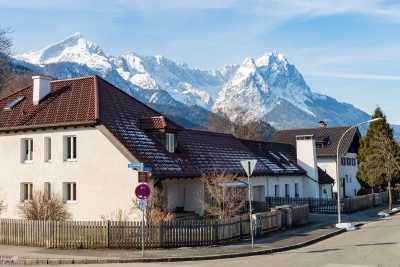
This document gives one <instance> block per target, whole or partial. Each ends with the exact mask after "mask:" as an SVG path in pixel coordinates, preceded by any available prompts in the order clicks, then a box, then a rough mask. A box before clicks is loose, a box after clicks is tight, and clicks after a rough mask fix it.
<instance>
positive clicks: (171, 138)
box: [165, 133, 176, 153]
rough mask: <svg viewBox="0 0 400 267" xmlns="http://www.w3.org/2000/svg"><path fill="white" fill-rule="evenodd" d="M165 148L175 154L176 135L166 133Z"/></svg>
mask: <svg viewBox="0 0 400 267" xmlns="http://www.w3.org/2000/svg"><path fill="white" fill-rule="evenodd" d="M165 137H166V140H165V147H166V149H167V151H168V152H170V153H174V152H175V143H176V142H175V134H173V133H166V134H165Z"/></svg>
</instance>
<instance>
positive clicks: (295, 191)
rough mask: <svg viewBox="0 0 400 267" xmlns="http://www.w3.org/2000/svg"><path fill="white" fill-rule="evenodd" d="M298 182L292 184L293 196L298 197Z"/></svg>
mask: <svg viewBox="0 0 400 267" xmlns="http://www.w3.org/2000/svg"><path fill="white" fill-rule="evenodd" d="M299 196H300V195H299V184H298V183H295V184H294V197H299Z"/></svg>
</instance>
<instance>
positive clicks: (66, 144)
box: [0, 76, 330, 220]
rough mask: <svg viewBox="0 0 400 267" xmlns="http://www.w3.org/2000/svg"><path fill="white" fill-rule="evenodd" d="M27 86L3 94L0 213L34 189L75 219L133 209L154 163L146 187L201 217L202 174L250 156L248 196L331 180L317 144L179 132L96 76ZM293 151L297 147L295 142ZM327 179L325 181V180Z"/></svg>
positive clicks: (310, 189) (314, 187) (172, 206)
mask: <svg viewBox="0 0 400 267" xmlns="http://www.w3.org/2000/svg"><path fill="white" fill-rule="evenodd" d="M33 80H34V82H33V85H32V86H28V87H26V88H23V89H21V90H19V91H17V92H16V93H13V94H11V95H9V96H7V97H5V98H3V99H0V168H1V175H0V197H1V198H2V199H4V200H5V202H6V205H7V209H6V211H5V212H4V213H2V214H1V216H2V217H8V218H16V217H19V216H20V215H19V214H18V209H17V207H18V205H21V203H23V202H24V201H29V200H30V199H32V196H33V192H34V191H38V190H41V191H43V192H45V193H47V194H49V196H50V195H52V194H57V195H59V196H60V197H61V198H62V199H63V201H64V202H65V203H66V205H67V207H68V209H69V211H70V212H71V213H72V215H73V219H77V220H99V219H100V218H103V217H105V218H110V217H111V216H112V214H115V212H116V211H117V210H122V211H123V212H125V213H126V214H128V213H129V214H131V215H130V217H129V218H130V219H135V218H136V216H137V215H138V211H137V209H136V207H135V206H134V205H132V199H134V188H135V186H136V185H137V184H138V172H137V171H135V170H132V169H129V168H128V164H129V163H132V162H142V163H144V164H146V165H147V166H149V167H151V168H152V178H151V180H150V184H151V186H152V187H158V188H161V189H162V190H165V191H164V192H165V193H166V198H165V202H166V203H165V206H166V207H167V208H168V209H169V210H171V211H176V212H181V211H191V212H196V213H198V214H200V215H201V214H202V213H203V209H202V205H201V201H202V199H204V195H205V192H204V185H203V184H202V183H201V181H200V179H199V177H201V175H202V174H205V173H209V172H229V173H235V174H238V175H239V176H242V177H244V172H243V170H242V167H241V165H240V160H243V159H257V160H258V163H257V165H256V169H255V172H254V178H252V185H253V190H254V198H255V200H257V201H263V200H264V199H265V197H266V196H279V197H304V196H312V197H323V195H322V194H321V188H323V187H325V186H326V184H328V187H329V183H330V182H329V176H328V175H327V174H326V173H324V172H322V171H321V170H320V169H318V167H317V165H316V164H315V162H316V150H315V140H314V139H313V138H305V139H304V140H298V142H300V143H301V146H304V150H301V151H302V152H301V153H299V151H300V150H298V153H297V154H296V150H295V148H294V146H292V145H288V144H277V143H266V142H256V141H248V140H240V139H237V138H235V137H233V136H232V135H228V134H220V133H211V132H205V131H198V130H189V129H184V128H183V127H181V126H179V125H177V124H176V123H174V122H172V121H170V120H169V119H167V118H165V117H164V116H162V115H161V114H160V113H158V112H156V111H155V110H153V109H151V108H150V107H148V106H146V105H145V104H143V103H141V102H140V101H138V100H136V99H135V98H133V97H131V96H129V95H128V94H126V93H124V92H123V91H121V90H119V89H118V88H116V87H114V86H113V85H111V84H110V83H108V82H106V81H104V80H103V79H101V78H99V77H97V76H90V77H83V78H76V79H67V80H55V81H50V79H49V78H47V77H45V76H35V77H33ZM298 147H299V145H298ZM327 177H328V179H327Z"/></svg>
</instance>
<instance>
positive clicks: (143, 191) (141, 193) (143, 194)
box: [135, 184, 151, 199]
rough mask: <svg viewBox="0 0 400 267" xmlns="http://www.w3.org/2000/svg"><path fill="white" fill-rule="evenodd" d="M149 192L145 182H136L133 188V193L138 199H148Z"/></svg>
mask: <svg viewBox="0 0 400 267" xmlns="http://www.w3.org/2000/svg"><path fill="white" fill-rule="evenodd" d="M150 192H151V191H150V187H149V186H148V185H147V184H138V186H136V188H135V195H136V197H137V198H138V199H148V198H149V196H150Z"/></svg>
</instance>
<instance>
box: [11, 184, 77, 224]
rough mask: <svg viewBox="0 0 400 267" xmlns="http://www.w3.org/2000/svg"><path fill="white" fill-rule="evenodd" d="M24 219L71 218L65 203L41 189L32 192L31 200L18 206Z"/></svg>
mask: <svg viewBox="0 0 400 267" xmlns="http://www.w3.org/2000/svg"><path fill="white" fill-rule="evenodd" d="M18 210H19V213H20V215H21V217H23V218H24V219H26V220H43V221H65V220H68V219H70V218H71V214H70V213H69V212H68V210H67V207H66V206H65V203H64V202H63V201H62V199H61V197H59V196H58V195H56V194H53V195H51V197H50V198H49V196H48V195H47V194H45V193H44V192H42V191H35V192H33V196H32V200H30V201H26V202H24V203H21V204H20V205H19V206H18Z"/></svg>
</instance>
